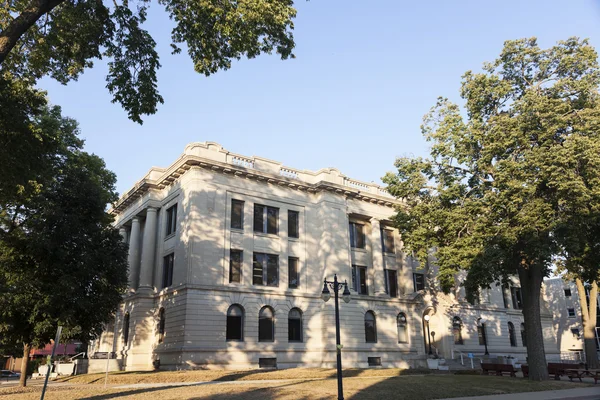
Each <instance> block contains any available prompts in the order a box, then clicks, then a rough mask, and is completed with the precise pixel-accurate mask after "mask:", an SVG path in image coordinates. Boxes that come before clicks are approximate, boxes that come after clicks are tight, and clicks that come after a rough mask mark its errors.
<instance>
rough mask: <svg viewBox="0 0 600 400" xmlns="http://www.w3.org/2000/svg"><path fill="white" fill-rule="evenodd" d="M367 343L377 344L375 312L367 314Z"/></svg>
mask: <svg viewBox="0 0 600 400" xmlns="http://www.w3.org/2000/svg"><path fill="white" fill-rule="evenodd" d="M365 341H366V342H367V343H377V322H376V321H375V314H374V313H373V311H367V312H366V313H365Z"/></svg>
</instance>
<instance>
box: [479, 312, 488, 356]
mask: <svg viewBox="0 0 600 400" xmlns="http://www.w3.org/2000/svg"><path fill="white" fill-rule="evenodd" d="M478 321H479V324H480V326H481V337H482V338H483V345H484V346H485V355H486V356H489V355H490V353H488V347H487V336H486V334H485V323H486V322H487V321H486V320H485V319H483V318H479V319H478Z"/></svg>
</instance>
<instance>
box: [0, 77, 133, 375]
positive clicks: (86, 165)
mask: <svg viewBox="0 0 600 400" xmlns="http://www.w3.org/2000/svg"><path fill="white" fill-rule="evenodd" d="M4 83H5V85H4V86H2V87H0V96H2V98H12V99H14V100H15V101H16V104H20V103H19V102H21V103H23V104H29V106H30V107H29V108H25V109H24V110H23V112H22V113H20V114H18V117H19V118H21V119H22V121H21V123H22V124H21V125H22V128H23V129H22V132H21V130H19V129H16V130H13V129H12V128H13V127H14V126H13V125H12V124H11V125H10V126H9V129H8V132H7V129H6V127H5V126H1V127H0V128H1V130H0V138H2V139H3V140H7V141H6V142H5V143H3V144H5V145H6V146H7V147H9V148H10V146H13V145H14V147H15V148H16V149H21V147H20V145H19V143H20V141H21V140H26V141H27V140H29V138H33V140H31V142H28V143H29V145H28V146H25V147H24V148H22V153H18V160H17V161H18V162H23V163H25V165H31V166H32V167H33V168H32V170H31V171H27V174H25V176H24V177H23V178H20V177H19V176H16V175H15V174H12V175H9V174H4V172H6V171H0V172H2V173H3V177H2V179H0V182H2V184H0V348H4V349H14V346H16V345H20V346H21V348H22V349H23V352H24V354H28V352H29V348H30V347H31V346H34V347H36V346H43V345H45V344H46V343H49V342H50V340H51V339H52V338H53V337H54V334H55V332H56V327H57V326H58V325H62V326H63V327H64V329H63V336H64V337H65V338H67V339H68V338H77V339H79V340H82V341H88V340H89V339H91V338H94V337H96V335H97V334H98V333H99V332H100V330H101V328H102V325H103V324H104V323H106V322H108V321H109V320H110V319H111V317H112V316H113V315H114V311H115V310H116V308H117V306H118V304H119V303H120V301H121V298H122V295H123V293H124V291H125V289H126V287H127V245H126V244H124V243H123V242H122V238H121V237H120V235H119V233H118V231H117V230H116V229H114V227H113V226H112V222H113V219H112V216H111V215H109V214H108V213H107V212H106V207H107V205H108V204H110V203H112V202H114V201H115V200H116V199H117V195H116V192H115V188H114V185H115V175H114V174H113V173H112V172H110V171H108V170H107V169H106V168H105V165H104V162H103V161H102V159H100V158H99V157H97V156H95V155H91V154H88V153H86V152H84V151H82V150H81V148H82V145H83V142H82V141H81V140H80V139H78V137H77V134H78V128H77V123H76V122H75V121H74V120H72V119H69V118H65V117H63V116H62V115H61V110H60V108H59V107H56V106H55V107H51V106H49V105H48V104H47V103H46V101H45V99H44V98H43V93H41V92H38V91H37V90H36V89H33V88H31V87H25V86H23V85H22V82H14V81H13V82H6V81H5V82H4ZM2 88H3V89H7V88H9V89H10V93H5V92H4V91H3V89H2ZM30 99H35V104H36V105H35V106H33V105H31V104H30V103H29V101H30ZM9 104H12V103H9ZM2 111H4V110H2ZM13 117H14V116H13ZM31 132H33V133H34V135H31V134H30V133H31ZM7 138H8V139H7ZM15 143H16V144H15ZM0 147H3V146H0ZM28 149H31V150H32V153H31V154H30V153H28V151H27V150H28ZM3 151H5V149H4V148H2V149H0V152H3ZM4 175H6V176H7V177H8V178H9V179H10V180H11V181H10V182H9V183H8V184H5V182H4ZM21 181H23V182H21ZM25 359H27V357H25ZM25 370H26V365H25ZM22 379H23V383H24V379H25V374H23V376H22Z"/></svg>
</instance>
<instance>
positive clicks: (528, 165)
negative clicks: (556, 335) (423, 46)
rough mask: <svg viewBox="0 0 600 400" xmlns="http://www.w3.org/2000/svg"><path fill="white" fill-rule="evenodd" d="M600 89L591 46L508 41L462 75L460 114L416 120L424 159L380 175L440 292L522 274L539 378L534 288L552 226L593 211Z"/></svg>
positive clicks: (542, 367)
mask: <svg viewBox="0 0 600 400" xmlns="http://www.w3.org/2000/svg"><path fill="white" fill-rule="evenodd" d="M599 83H600V72H599V69H598V63H597V53H596V51H595V49H594V48H593V47H592V46H590V45H589V43H588V41H587V40H580V39H578V38H570V39H568V40H566V41H561V42H559V43H558V44H556V45H555V46H553V47H551V48H549V49H541V48H540V47H539V46H538V44H537V41H536V39H535V38H531V39H521V40H513V41H507V42H505V44H504V48H503V50H502V52H501V54H500V57H499V58H498V59H497V60H495V61H494V62H491V63H486V64H484V66H483V70H482V71H481V72H472V71H468V72H466V73H465V74H464V76H463V80H462V86H461V97H462V99H463V101H464V108H461V107H460V106H459V105H457V104H454V103H452V102H450V101H449V100H448V99H445V98H440V99H439V100H438V102H437V104H436V105H435V106H434V107H433V108H432V109H431V111H430V112H429V113H428V114H427V115H426V116H425V117H424V123H423V125H422V132H423V134H424V136H425V137H426V139H427V140H428V141H429V142H430V143H431V156H430V158H415V159H411V158H400V159H398V160H397V161H396V164H395V165H396V167H397V169H398V171H397V172H396V173H389V174H387V175H386V176H385V177H384V181H385V182H386V183H387V184H388V185H389V191H390V192H391V193H392V194H393V195H395V196H397V197H399V198H402V199H403V200H404V202H405V204H406V207H403V208H402V209H400V210H399V211H398V214H397V216H396V222H397V225H398V227H399V229H400V231H401V233H402V236H403V240H404V243H405V244H406V246H407V247H408V248H410V249H412V250H414V251H415V252H416V254H417V255H418V257H419V258H420V259H421V260H423V261H425V260H426V258H427V254H428V249H430V248H432V247H433V248H436V253H435V257H436V262H437V264H438V265H439V267H440V274H439V280H440V283H441V285H442V287H443V288H445V290H449V289H450V288H451V287H453V286H455V285H458V284H463V285H464V286H465V287H466V289H467V293H468V295H469V296H470V297H473V296H475V295H476V294H477V293H479V289H480V288H482V287H489V286H490V285H491V284H493V283H498V282H503V281H506V280H507V279H508V277H509V276H511V275H518V276H519V280H520V283H521V287H522V288H523V291H522V293H523V314H524V317H525V327H526V334H527V342H528V343H529V346H528V348H527V352H528V360H529V365H530V370H531V374H530V377H531V378H532V379H544V378H545V377H546V376H547V371H546V364H545V354H544V347H543V342H544V340H543V336H542V329H541V322H540V289H541V284H542V280H543V278H544V277H545V276H547V275H548V274H549V272H550V269H551V266H552V265H553V261H554V258H555V256H556V255H557V254H559V253H560V251H561V243H560V241H559V240H558V235H557V232H558V229H559V228H560V227H564V226H565V224H566V223H567V221H568V220H573V219H574V218H576V217H577V218H581V217H583V216H584V215H585V213H587V212H588V211H587V210H589V205H590V203H591V202H594V201H596V203H595V204H596V205H597V204H598V203H597V200H598V188H599V187H598V184H597V183H598V178H599V177H600V175H599V174H600V169H598V168H597V166H598V165H600V152H599V151H598V149H599V147H598V146H599V143H600V136H599V135H600V129H599V128H600V102H599V96H598V84H599ZM583 170H585V171H587V172H586V173H585V174H587V175H586V176H584V175H585V174H583V172H582V171H583ZM593 182H595V184H592V183H593ZM461 269H466V270H467V271H468V274H467V278H466V281H465V282H462V283H461V282H456V276H457V272H458V271H459V270H461Z"/></svg>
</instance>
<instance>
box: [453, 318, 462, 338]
mask: <svg viewBox="0 0 600 400" xmlns="http://www.w3.org/2000/svg"><path fill="white" fill-rule="evenodd" d="M452 335H453V336H454V344H465V342H464V341H463V337H462V321H461V319H460V317H454V318H453V319H452Z"/></svg>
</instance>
